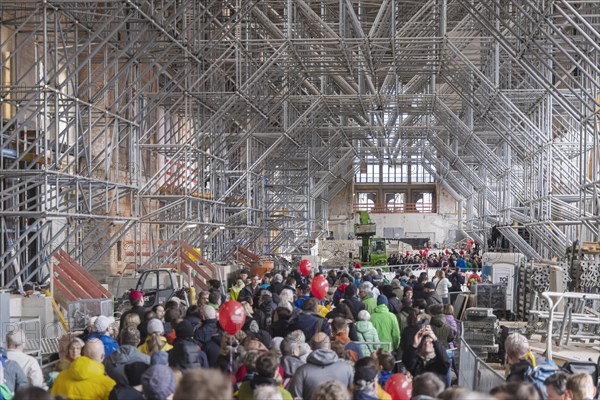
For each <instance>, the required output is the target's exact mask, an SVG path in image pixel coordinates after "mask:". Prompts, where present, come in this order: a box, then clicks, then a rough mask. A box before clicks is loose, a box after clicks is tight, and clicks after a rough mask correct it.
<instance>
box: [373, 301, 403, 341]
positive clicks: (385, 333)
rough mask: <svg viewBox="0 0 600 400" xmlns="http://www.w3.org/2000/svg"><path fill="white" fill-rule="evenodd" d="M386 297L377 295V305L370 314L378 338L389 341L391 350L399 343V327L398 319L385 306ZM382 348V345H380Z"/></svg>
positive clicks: (386, 302)
mask: <svg viewBox="0 0 600 400" xmlns="http://www.w3.org/2000/svg"><path fill="white" fill-rule="evenodd" d="M387 304H388V299H387V297H386V296H385V295H383V294H381V295H379V296H377V307H376V308H375V310H374V311H373V313H372V314H371V323H372V324H373V326H374V327H375V329H376V330H377V335H378V336H379V340H380V341H382V342H390V343H391V344H392V348H391V350H392V351H395V350H396V349H397V348H398V346H399V345H400V327H399V326H398V319H397V318H396V316H395V315H394V314H392V313H391V312H390V311H389V310H388V307H387ZM382 348H384V346H382Z"/></svg>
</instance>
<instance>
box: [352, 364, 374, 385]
mask: <svg viewBox="0 0 600 400" xmlns="http://www.w3.org/2000/svg"><path fill="white" fill-rule="evenodd" d="M376 376H377V371H376V370H375V368H373V367H372V366H370V365H365V366H364V367H360V368H358V369H357V370H356V371H355V372H354V383H357V382H358V381H365V382H371V381H372V380H373V379H375V377H376Z"/></svg>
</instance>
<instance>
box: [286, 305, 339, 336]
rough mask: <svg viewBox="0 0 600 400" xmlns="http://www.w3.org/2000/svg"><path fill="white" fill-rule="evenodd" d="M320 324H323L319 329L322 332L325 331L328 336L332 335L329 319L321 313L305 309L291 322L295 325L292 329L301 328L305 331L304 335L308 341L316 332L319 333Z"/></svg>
mask: <svg viewBox="0 0 600 400" xmlns="http://www.w3.org/2000/svg"><path fill="white" fill-rule="evenodd" d="M319 321H321V322H319ZM318 324H320V325H321V329H319V331H320V332H323V333H325V334H326V335H327V336H331V328H330V326H329V322H327V320H326V319H325V318H323V317H321V316H320V315H317V314H315V313H312V312H305V311H303V312H301V313H300V314H298V316H297V317H296V319H295V321H293V322H291V325H292V326H293V329H291V330H292V331H293V330H296V329H300V330H301V331H302V332H304V337H305V338H306V341H307V342H308V341H309V340H310V339H311V338H312V337H313V336H314V334H315V333H317V325H318Z"/></svg>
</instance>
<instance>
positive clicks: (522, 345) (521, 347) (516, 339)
mask: <svg viewBox="0 0 600 400" xmlns="http://www.w3.org/2000/svg"><path fill="white" fill-rule="evenodd" d="M504 348H505V349H506V354H507V355H508V356H512V357H515V358H521V357H523V356H524V355H525V354H527V352H529V341H528V340H527V338H526V337H525V336H523V335H521V334H519V333H513V334H512V335H509V336H508V337H507V338H506V340H505V341H504Z"/></svg>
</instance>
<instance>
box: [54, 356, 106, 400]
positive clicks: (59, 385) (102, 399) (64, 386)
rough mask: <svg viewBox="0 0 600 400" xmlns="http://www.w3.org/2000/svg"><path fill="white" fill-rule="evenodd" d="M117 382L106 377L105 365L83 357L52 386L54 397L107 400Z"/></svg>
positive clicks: (60, 375) (59, 375) (62, 373)
mask: <svg viewBox="0 0 600 400" xmlns="http://www.w3.org/2000/svg"><path fill="white" fill-rule="evenodd" d="M114 386H115V381H114V380H112V379H111V378H109V377H107V376H105V375H104V365H102V363H99V362H98V361H96V360H92V359H91V358H88V357H86V356H81V357H79V358H77V359H76V360H75V361H73V362H72V363H71V366H70V367H69V369H66V370H64V371H63V372H61V373H60V374H58V377H57V378H56V381H55V382H54V386H52V395H54V396H57V395H62V396H65V397H68V398H71V399H78V400H107V399H108V396H109V395H110V392H111V390H112V389H113V387H114Z"/></svg>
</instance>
